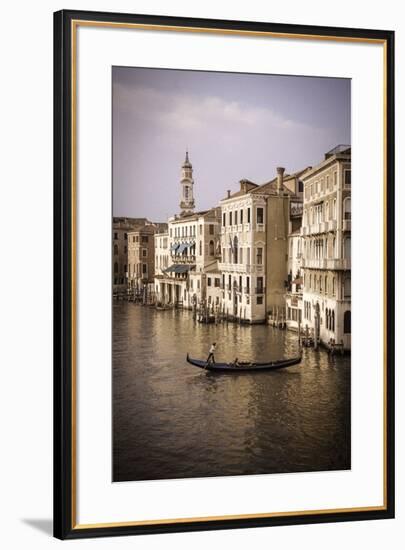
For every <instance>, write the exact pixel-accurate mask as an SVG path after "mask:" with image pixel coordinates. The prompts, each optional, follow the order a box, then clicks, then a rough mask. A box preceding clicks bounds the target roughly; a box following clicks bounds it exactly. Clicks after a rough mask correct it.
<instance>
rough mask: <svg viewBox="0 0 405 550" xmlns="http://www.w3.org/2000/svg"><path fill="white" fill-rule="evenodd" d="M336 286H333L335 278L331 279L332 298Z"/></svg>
mask: <svg viewBox="0 0 405 550" xmlns="http://www.w3.org/2000/svg"><path fill="white" fill-rule="evenodd" d="M335 292H336V286H335V277H333V279H332V296H335Z"/></svg>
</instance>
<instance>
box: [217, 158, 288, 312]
mask: <svg viewBox="0 0 405 550" xmlns="http://www.w3.org/2000/svg"><path fill="white" fill-rule="evenodd" d="M297 194H299V181H298V176H296V175H292V176H285V175H284V168H281V167H280V168H278V169H277V177H276V178H274V179H273V180H271V181H269V182H267V183H265V184H263V185H257V184H255V183H253V182H251V181H249V180H241V181H240V189H239V191H237V192H236V193H234V194H230V193H229V192H228V196H227V197H226V198H225V199H223V200H222V201H221V220H222V231H221V249H222V261H221V263H220V265H219V268H220V270H221V275H222V277H221V285H222V291H223V292H222V306H223V313H224V314H225V316H227V317H228V318H231V319H233V320H239V321H242V322H248V323H263V322H265V321H266V320H267V317H268V314H270V315H271V316H275V315H276V314H277V313H276V312H278V311H280V312H281V311H283V312H284V310H285V286H286V267H287V266H286V262H287V246H288V233H289V221H290V217H289V205H290V200H291V197H294V196H297Z"/></svg>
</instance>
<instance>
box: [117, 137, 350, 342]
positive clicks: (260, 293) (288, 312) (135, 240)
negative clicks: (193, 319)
mask: <svg viewBox="0 0 405 550" xmlns="http://www.w3.org/2000/svg"><path fill="white" fill-rule="evenodd" d="M193 187H194V180H193V168H192V165H191V163H190V160H189V156H188V153H187V154H186V159H185V161H184V163H183V166H182V178H181V202H180V210H181V211H180V213H179V214H178V215H176V216H174V217H173V218H170V219H169V220H168V224H167V226H166V227H167V228H165V227H164V226H161V227H158V225H157V224H148V223H147V222H146V221H145V220H142V224H143V225H142V224H140V227H137V228H134V227H132V228H131V230H127V232H126V234H127V239H129V241H128V243H127V245H126V246H127V265H126V266H124V267H125V269H124V270H122V271H120V270H118V276H119V275H120V274H122V273H124V272H126V273H127V277H126V278H125V277H123V278H122V279H120V280H122V281H123V283H122V284H123V285H124V286H125V285H126V286H129V287H132V288H133V287H134V286H135V285H137V284H139V282H142V281H143V282H144V283H146V282H148V283H153V291H154V294H155V298H156V300H157V301H159V302H161V303H162V304H172V305H175V306H182V307H186V308H193V307H204V308H206V309H208V310H209V311H211V312H212V313H213V314H220V315H222V316H226V317H228V318H229V319H231V320H236V321H240V322H246V323H262V322H266V321H268V320H270V322H274V323H277V324H279V323H281V324H285V325H286V326H287V327H288V328H290V329H295V330H296V329H297V328H298V325H299V324H300V326H301V329H302V330H303V331H307V333H309V334H311V335H312V336H313V337H314V338H316V339H317V340H318V341H319V342H323V343H324V344H326V345H330V344H331V343H336V344H341V345H343V347H344V349H347V350H348V349H350V347H351V260H350V253H351V198H350V197H351V149H350V147H349V146H338V147H336V148H335V149H333V150H331V151H329V152H328V153H326V155H325V158H324V160H323V161H322V162H320V164H318V165H317V166H315V167H307V168H305V169H303V170H301V171H299V172H296V173H293V174H285V170H284V168H277V175H276V177H275V178H274V179H272V180H271V181H269V182H266V183H264V184H262V185H257V184H256V183H253V182H251V181H249V180H241V181H240V187H239V189H238V190H237V191H236V192H234V193H231V192H229V191H228V195H227V196H226V197H225V198H224V199H222V200H221V201H220V203H219V205H218V206H216V207H214V208H211V209H210V210H207V211H203V212H195V211H194V194H193ZM120 223H122V224H123V226H125V223H124V221H122V222H120ZM127 225H128V223H127Z"/></svg>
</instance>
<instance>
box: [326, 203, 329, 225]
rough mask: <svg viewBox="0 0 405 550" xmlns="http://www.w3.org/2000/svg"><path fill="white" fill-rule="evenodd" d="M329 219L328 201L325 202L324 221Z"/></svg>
mask: <svg viewBox="0 0 405 550" xmlns="http://www.w3.org/2000/svg"><path fill="white" fill-rule="evenodd" d="M328 220H329V202H328V201H326V202H325V221H328Z"/></svg>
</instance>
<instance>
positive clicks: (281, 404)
mask: <svg viewBox="0 0 405 550" xmlns="http://www.w3.org/2000/svg"><path fill="white" fill-rule="evenodd" d="M113 316H114V318H113V452H114V456H113V479H114V481H125V480H145V479H169V478H181V477H203V476H218V475H241V474H260V473H273V472H298V471H316V470H332V469H346V468H350V358H348V357H340V356H339V357H332V358H331V357H329V356H328V354H327V353H325V352H324V351H323V350H320V351H317V352H314V351H313V350H306V349H305V350H304V354H303V361H302V363H301V365H297V366H293V367H291V368H289V369H286V370H281V371H274V372H261V373H260V372H259V373H255V374H250V373H247V374H242V373H241V374H237V375H218V374H214V373H208V372H205V371H201V370H200V369H197V368H195V367H193V366H191V365H189V364H188V363H186V361H185V357H186V354H187V352H190V355H192V356H193V357H198V358H201V357H206V356H207V354H208V348H209V346H210V344H211V342H213V341H216V342H217V353H216V359H217V360H225V361H230V360H233V359H234V358H235V357H238V358H239V359H240V360H256V361H265V360H267V359H277V358H280V357H282V356H292V355H295V354H296V352H297V338H296V335H295V334H293V333H290V332H284V331H279V330H277V329H273V328H270V327H267V326H261V325H260V326H239V325H235V324H221V325H218V326H215V325H202V324H198V323H195V322H194V321H193V319H192V316H191V314H190V313H189V312H186V311H183V312H182V311H170V310H169V311H155V310H154V309H151V308H148V307H142V306H136V305H133V304H128V303H126V302H119V303H115V304H114V308H113Z"/></svg>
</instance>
